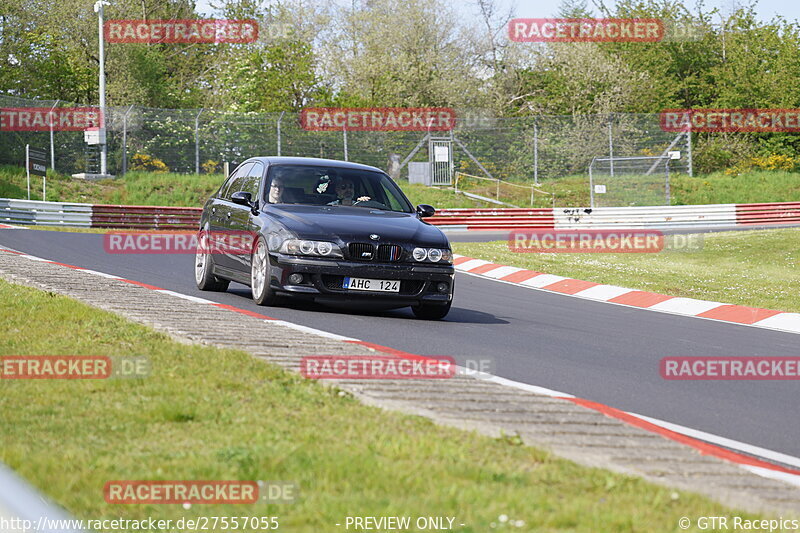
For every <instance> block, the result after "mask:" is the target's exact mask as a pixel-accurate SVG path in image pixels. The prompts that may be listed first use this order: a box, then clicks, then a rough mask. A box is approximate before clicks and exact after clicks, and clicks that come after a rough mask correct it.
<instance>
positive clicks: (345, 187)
mask: <svg viewBox="0 0 800 533" xmlns="http://www.w3.org/2000/svg"><path fill="white" fill-rule="evenodd" d="M334 191H335V192H336V200H334V201H333V202H330V203H328V205H355V203H354V202H353V195H354V194H355V186H354V185H353V180H351V179H349V178H342V179H340V180H339V181H337V182H336V188H335V189H334ZM369 200H370V197H369V196H359V197H358V198H357V199H356V200H355V202H368V201H369Z"/></svg>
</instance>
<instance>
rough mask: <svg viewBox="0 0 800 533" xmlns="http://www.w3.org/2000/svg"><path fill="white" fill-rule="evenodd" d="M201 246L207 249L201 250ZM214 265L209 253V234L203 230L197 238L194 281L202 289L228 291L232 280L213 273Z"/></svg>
mask: <svg viewBox="0 0 800 533" xmlns="http://www.w3.org/2000/svg"><path fill="white" fill-rule="evenodd" d="M201 248H205V250H202V251H201ZM212 265H213V263H212V259H211V254H210V253H208V236H207V235H206V232H205V231H203V232H201V233H200V236H199V237H198V239H197V252H196V253H195V255H194V281H195V283H197V288H198V289H200V290H201V291H215V292H225V291H227V290H228V285H230V283H231V282H230V281H228V280H227V279H221V278H218V277H217V276H215V275H214V274H212V273H211V272H212V270H213V268H212Z"/></svg>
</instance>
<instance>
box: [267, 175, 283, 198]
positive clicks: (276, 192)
mask: <svg viewBox="0 0 800 533" xmlns="http://www.w3.org/2000/svg"><path fill="white" fill-rule="evenodd" d="M282 196H283V177H282V176H275V177H274V178H272V182H271V183H270V184H269V203H271V204H279V203H281V201H282V198H281V197H282Z"/></svg>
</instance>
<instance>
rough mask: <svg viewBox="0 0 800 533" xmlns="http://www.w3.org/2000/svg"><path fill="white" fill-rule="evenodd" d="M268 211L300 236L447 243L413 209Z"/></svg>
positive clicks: (299, 207) (289, 207)
mask: <svg viewBox="0 0 800 533" xmlns="http://www.w3.org/2000/svg"><path fill="white" fill-rule="evenodd" d="M269 214H270V215H272V216H273V217H274V218H275V219H276V220H278V221H279V222H280V223H281V224H283V225H284V226H285V227H286V229H288V230H289V231H291V232H293V233H295V234H296V235H297V236H298V237H300V238H305V239H320V240H326V239H327V240H330V239H331V238H332V237H334V236H335V237H339V238H340V239H341V240H342V241H345V242H351V241H363V240H366V241H367V242H369V240H370V238H369V236H370V235H371V234H373V233H374V234H377V235H379V236H380V241H381V242H392V243H397V244H403V243H409V244H418V245H421V246H438V247H443V248H444V247H449V243H448V241H447V237H445V235H444V233H442V232H441V230H439V228H436V227H434V226H431V225H430V224H426V223H425V222H422V221H421V220H420V219H419V218H418V217H417V216H416V214H414V213H398V212H395V211H383V210H380V209H369V208H366V207H348V206H308V205H276V206H270V208H269Z"/></svg>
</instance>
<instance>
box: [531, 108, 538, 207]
mask: <svg viewBox="0 0 800 533" xmlns="http://www.w3.org/2000/svg"><path fill="white" fill-rule="evenodd" d="M533 183H535V184H536V185H539V126H538V125H537V124H536V119H535V118H534V119H533ZM531 198H533V191H531ZM531 205H533V199H531Z"/></svg>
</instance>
